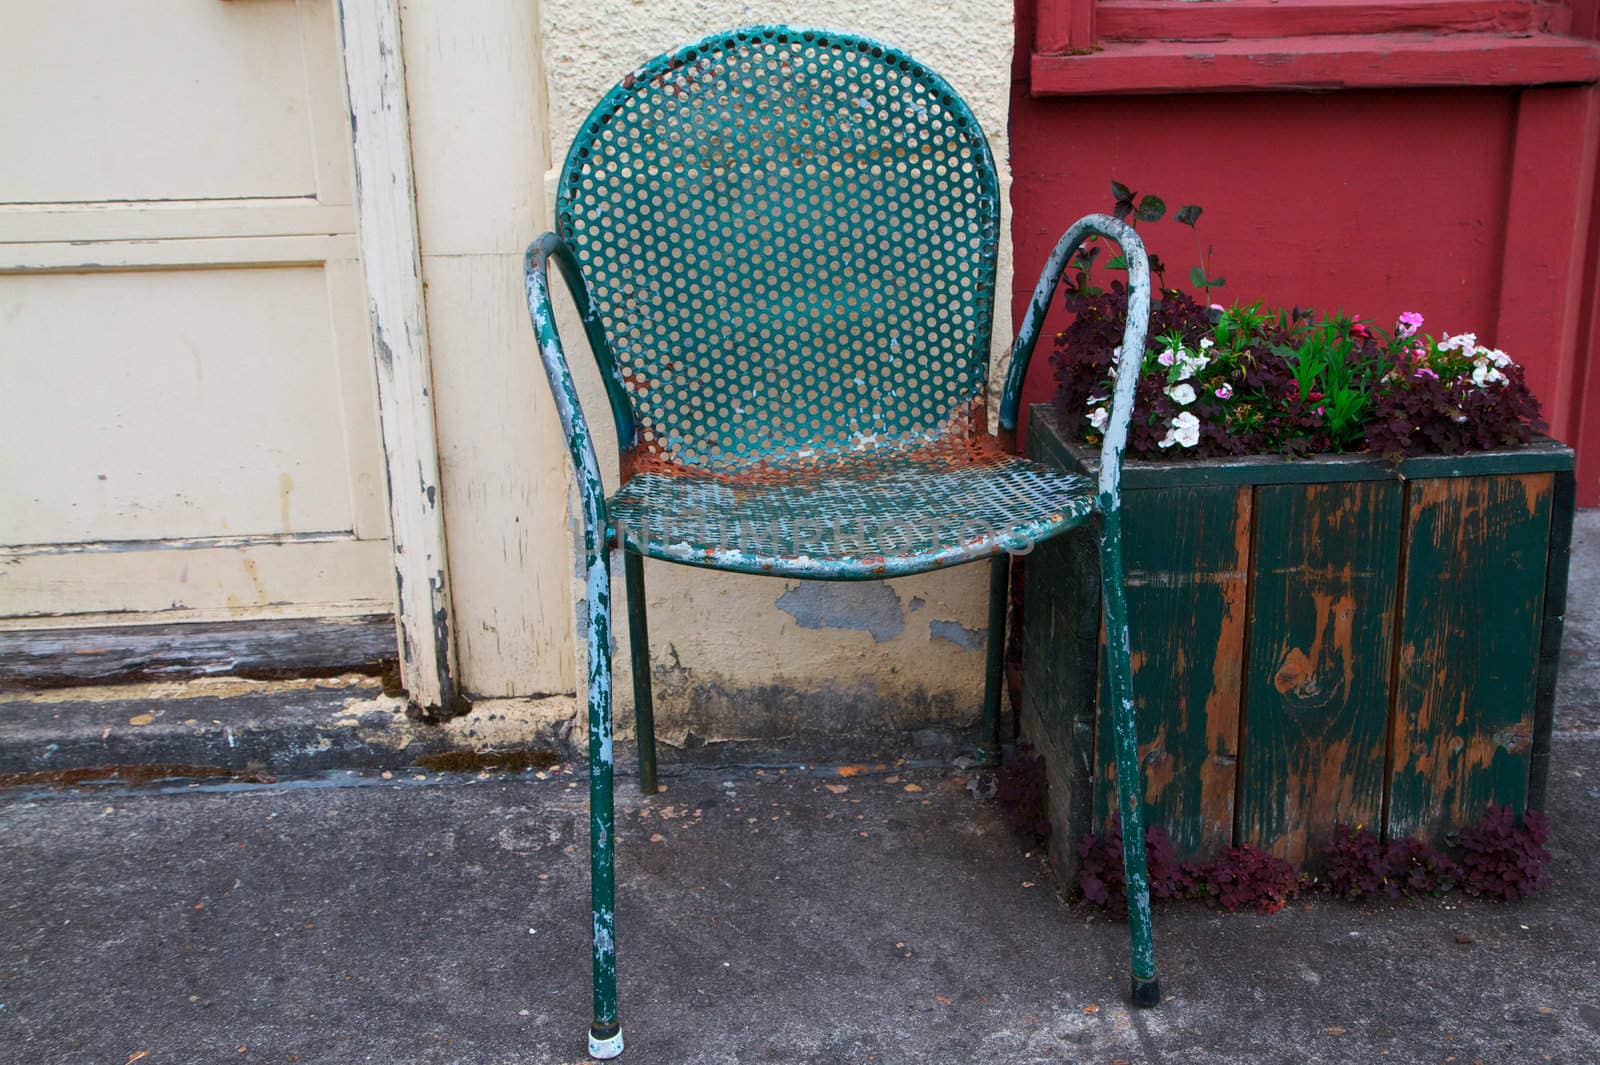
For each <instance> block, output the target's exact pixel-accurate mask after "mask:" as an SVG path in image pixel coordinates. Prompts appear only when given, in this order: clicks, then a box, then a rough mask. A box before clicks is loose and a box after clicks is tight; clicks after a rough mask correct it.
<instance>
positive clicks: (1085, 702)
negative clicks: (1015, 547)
mask: <svg viewBox="0 0 1600 1065" xmlns="http://www.w3.org/2000/svg"><path fill="white" fill-rule="evenodd" d="M1099 572H1100V562H1099V550H1098V545H1097V543H1096V538H1095V533H1094V532H1093V530H1090V529H1084V528H1079V529H1074V530H1072V531H1071V532H1068V533H1065V534H1064V535H1061V536H1057V537H1053V538H1051V539H1049V540H1047V541H1045V542H1044V543H1042V544H1040V545H1039V546H1038V547H1036V548H1035V549H1034V550H1033V553H1032V554H1030V555H1029V556H1028V557H1027V560H1026V570H1025V577H1024V582H1025V583H1024V586H1023V595H1022V615H1023V621H1022V644H1023V652H1022V668H1023V672H1024V676H1025V678H1026V679H1025V682H1024V684H1023V686H1022V722H1023V730H1024V731H1023V740H1024V741H1025V742H1027V743H1031V744H1032V745H1033V746H1034V748H1035V749H1036V750H1037V751H1038V752H1039V753H1040V754H1041V755H1042V756H1043V757H1044V759H1045V761H1046V764H1047V765H1048V766H1049V767H1050V770H1051V772H1050V796H1049V799H1050V808H1051V827H1052V839H1051V843H1050V848H1051V858H1052V860H1053V861H1054V862H1055V864H1056V867H1057V868H1058V869H1059V870H1061V871H1062V873H1063V875H1064V876H1066V877H1068V878H1069V880H1070V878H1071V876H1073V875H1074V874H1075V872H1076V869H1077V854H1076V852H1075V851H1074V850H1073V845H1074V844H1075V843H1076V842H1077V841H1078V838H1079V837H1080V836H1082V835H1083V834H1084V833H1085V832H1088V831H1090V830H1091V828H1092V821H1091V819H1090V818H1091V814H1092V811H1093V780H1094V714H1095V681H1096V668H1097V663H1098V658H1097V655H1098V651H1099V637H1100V583H1099Z"/></svg>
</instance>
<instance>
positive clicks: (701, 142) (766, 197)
mask: <svg viewBox="0 0 1600 1065" xmlns="http://www.w3.org/2000/svg"><path fill="white" fill-rule="evenodd" d="M556 215H557V229H558V232H559V234H560V236H561V237H562V238H563V239H564V240H565V241H566V242H567V244H568V245H569V246H570V247H571V248H572V249H573V251H574V253H575V255H576V257H577V261H578V263H579V266H580V268H581V270H582V273H583V276H584V278H585V280H586V281H587V283H588V286H589V290H590V297H591V301H592V306H593V308H594V311H595V312H596V313H597V314H598V315H599V317H600V319H601V322H602V323H603V325H604V330H605V336H606V337H607V338H608V340H609V344H610V347H611V351H610V353H609V354H610V358H611V359H613V360H614V364H615V373H614V375H608V379H607V382H606V383H607V387H608V388H611V389H612V390H613V391H614V392H616V391H619V390H620V391H621V392H622V393H623V394H624V395H625V397H626V401H627V403H628V405H629V406H631V409H632V411H633V415H634V421H635V426H636V436H635V439H634V440H633V441H631V442H630V441H627V440H624V441H623V442H622V443H623V446H624V448H625V449H627V448H628V446H629V444H630V443H631V444H632V445H633V447H634V449H635V451H636V453H637V454H638V455H641V456H648V457H650V458H653V459H656V460H658V461H664V462H666V463H670V464H676V465H683V466H692V467H704V468H709V469H721V470H730V471H731V470H742V469H748V468H749V467H750V466H751V465H752V464H754V463H768V462H786V461H805V460H807V459H811V458H819V457H820V458H825V457H826V456H829V455H832V454H836V453H838V452H840V451H844V450H849V449H855V448H860V447H862V446H873V445H876V444H893V443H899V442H913V443H914V442H916V441H917V440H919V439H925V438H930V437H937V436H939V435H941V434H945V433H950V432H954V433H970V432H973V431H975V429H976V428H978V427H981V426H982V424H983V397H984V393H985V379H986V377H987V371H988V351H989V336H990V321H991V318H992V315H993V311H994V270H995V254H996V246H997V242H998V238H999V218H1000V201H999V190H998V186H997V183H996V180H995V172H994V161H993V159H992V158H991V156H990V154H989V147H988V143H987V141H986V140H985V139H984V136H983V132H982V130H981V129H980V128H979V126H978V123H977V121H976V120H975V119H974V118H973V116H972V113H971V111H969V110H968V108H967V106H966V104H965V103H964V102H963V101H962V100H961V98H960V97H959V96H957V95H956V93H955V91H954V90H953V89H951V88H950V86H949V85H948V84H946V83H945V81H944V80H943V79H942V78H940V77H939V76H938V75H937V74H934V73H933V72H932V71H930V70H928V69H927V68H926V67H924V66H922V65H921V64H919V63H917V62H916V61H914V60H912V59H911V58H909V57H908V56H906V55H904V54H902V53H900V52H898V51H895V50H894V49H891V48H886V47H884V46H883V45H881V44H879V43H877V42H873V41H867V40H863V39H861V38H859V37H854V36H850V35H848V34H843V33H832V32H822V31H810V30H795V29H788V28H783V27H757V28H751V29H743V30H737V31H733V32H729V33H725V34H721V35H718V36H715V37H711V38H708V39H706V40H704V41H701V42H699V43H698V44H696V45H694V46H692V47H689V48H685V49H682V50H680V51H678V52H674V53H671V54H669V55H665V56H662V57H660V58H658V59H655V60H652V61H651V62H650V63H648V64H646V65H645V66H643V67H641V68H639V69H638V70H636V71H634V72H633V73H632V74H631V75H629V76H628V77H627V78H625V79H623V81H622V83H621V84H620V85H618V86H617V87H616V88H615V89H613V90H612V91H611V92H610V93H609V94H608V95H607V96H606V97H605V98H604V99H603V100H602V101H601V102H600V104H599V106H598V107H596V108H595V110H594V111H593V113H591V114H590V116H589V118H588V119H587V120H586V121H585V123H584V125H583V127H582V129H581V130H580V132H579V133H578V136H577V139H576V141H575V142H574V144H573V147H572V150H571V152H570V153H569V154H568V156H567V162H566V166H565V168H564V170H563V172H562V175H561V182H560V186H559V189H558V192H557V198H556ZM604 362H605V355H603V354H602V364H604ZM612 398H613V402H614V403H615V402H616V401H617V399H618V398H619V397H618V396H616V395H613V397H612Z"/></svg>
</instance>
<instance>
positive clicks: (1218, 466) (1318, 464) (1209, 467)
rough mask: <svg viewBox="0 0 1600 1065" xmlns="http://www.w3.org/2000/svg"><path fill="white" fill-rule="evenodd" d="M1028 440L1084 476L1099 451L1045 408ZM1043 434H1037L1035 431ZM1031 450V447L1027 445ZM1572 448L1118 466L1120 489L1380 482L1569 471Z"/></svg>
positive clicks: (1541, 442) (1548, 444)
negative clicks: (1391, 458)
mask: <svg viewBox="0 0 1600 1065" xmlns="http://www.w3.org/2000/svg"><path fill="white" fill-rule="evenodd" d="M1032 417H1033V419H1034V421H1033V423H1032V425H1033V426H1034V427H1035V428H1032V429H1031V431H1030V433H1029V440H1032V439H1033V437H1034V436H1035V435H1048V436H1049V438H1050V440H1049V443H1048V445H1047V453H1048V454H1049V455H1050V456H1051V458H1052V459H1053V461H1054V462H1056V463H1057V464H1059V465H1062V466H1066V467H1069V468H1073V469H1081V470H1084V471H1085V472H1090V473H1093V472H1096V471H1097V470H1098V469H1099V466H1100V455H1099V452H1098V451H1096V450H1095V449H1094V448H1092V447H1089V446H1087V445H1085V444H1082V443H1080V442H1078V441H1076V440H1069V439H1067V438H1066V436H1065V434H1063V433H1062V430H1061V422H1060V416H1059V415H1058V414H1057V413H1056V411H1055V409H1054V408H1053V407H1050V406H1049V405H1047V404H1043V403H1038V404H1035V405H1034V407H1033V409H1032ZM1041 429H1043V430H1045V432H1044V433H1041V432H1040V431H1039V430H1041ZM1030 447H1031V445H1030ZM1572 466H1573V452H1572V449H1571V448H1569V447H1567V446H1566V445H1564V444H1561V443H1559V442H1558V441H1555V440H1552V439H1550V438H1549V437H1545V436H1541V437H1537V438H1535V439H1534V440H1533V441H1532V442H1531V443H1530V444H1528V446H1526V447H1522V448H1514V449H1510V450H1505V451H1477V452H1472V453H1470V454H1466V455H1418V456H1415V457H1413V458H1408V459H1405V460H1404V461H1402V462H1401V463H1400V464H1399V465H1398V466H1395V465H1391V464H1389V463H1386V462H1384V461H1383V460H1382V459H1380V458H1378V457H1377V456H1375V455H1372V454H1369V453H1367V452H1356V453H1353V454H1348V455H1318V456H1316V457H1315V458H1306V459H1286V458H1283V457H1281V456H1277V455H1244V456H1240V457H1237V458H1214V459H1205V460H1202V461H1198V462H1147V461H1144V460H1142V459H1131V458H1130V459H1128V460H1126V461H1125V462H1124V463H1123V466H1122V487H1123V489H1124V490H1125V491H1133V490H1138V489H1145V488H1161V487H1166V486H1170V485H1200V484H1251V485H1259V484H1326V483H1331V482H1335V481H1385V480H1393V479H1395V478H1396V477H1399V478H1401V479H1406V478H1419V477H1474V476H1480V475H1489V474H1503V473H1538V472H1545V471H1553V470H1566V469H1571V468H1572Z"/></svg>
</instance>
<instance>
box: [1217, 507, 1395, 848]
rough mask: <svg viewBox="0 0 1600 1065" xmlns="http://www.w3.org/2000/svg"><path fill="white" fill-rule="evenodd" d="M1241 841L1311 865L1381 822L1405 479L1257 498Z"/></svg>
mask: <svg viewBox="0 0 1600 1065" xmlns="http://www.w3.org/2000/svg"><path fill="white" fill-rule="evenodd" d="M1255 512H1256V518H1255V521H1256V526H1255V552H1254V556H1255V557H1254V563H1253V566H1252V588H1251V606H1250V617H1251V623H1250V636H1249V641H1248V648H1249V651H1248V653H1249V666H1248V675H1247V678H1246V681H1245V704H1244V723H1243V724H1244V727H1243V733H1244V739H1243V741H1242V743H1241V751H1240V763H1239V798H1238V811H1239V820H1238V826H1237V828H1238V838H1239V840H1240V841H1242V842H1248V843H1252V844H1255V845H1256V846H1259V847H1262V848H1263V849H1266V850H1269V851H1271V852H1272V853H1273V854H1276V855H1277V856H1278V857H1280V858H1283V859H1284V860H1286V861H1288V862H1290V863H1291V864H1299V863H1301V862H1303V861H1304V860H1305V859H1306V858H1307V857H1308V856H1310V855H1311V854H1312V853H1314V852H1315V850H1316V849H1317V848H1319V847H1320V846H1321V845H1322V844H1323V843H1324V842H1325V841H1326V840H1327V839H1328V838H1329V837H1330V836H1331V835H1332V830H1333V826H1334V825H1336V824H1340V823H1345V824H1353V825H1354V824H1359V825H1368V826H1376V825H1378V824H1379V821H1380V818H1381V816H1382V812H1383V783H1384V748H1385V740H1386V738H1387V731H1388V717H1389V671H1390V663H1391V652H1392V646H1393V625H1392V622H1393V611H1394V603H1395V584H1396V578H1397V569H1398V566H1399V556H1400V550H1399V548H1400V518H1401V486H1400V484H1399V482H1397V481H1365V482H1355V483H1349V484H1320V485H1304V486H1301V485H1265V486H1263V487H1261V488H1258V489H1257V490H1256V493H1255Z"/></svg>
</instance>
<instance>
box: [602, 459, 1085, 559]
mask: <svg viewBox="0 0 1600 1065" xmlns="http://www.w3.org/2000/svg"><path fill="white" fill-rule="evenodd" d="M1094 509H1095V500H1094V485H1093V483H1092V482H1091V481H1090V480H1089V479H1088V478H1087V477H1084V476H1082V475H1080V474H1074V473H1067V472H1064V471H1062V470H1054V469H1049V468H1047V467H1045V466H1041V465H1039V464H1038V463H1035V462H1030V461H1028V460H1027V459H1023V458H1018V457H1017V456H1015V455H1009V454H1005V453H1003V452H1001V451H999V450H998V448H996V447H994V446H992V444H990V445H988V446H984V447H974V446H971V445H964V446H962V447H959V448H953V449H952V448H940V449H935V450H928V449H923V450H919V451H906V450H898V449H891V448H878V449H873V450H868V451H863V452H853V453H850V454H849V455H847V456H844V457H841V458H839V459H838V460H837V461H834V462H830V463H828V464H826V465H775V464H774V465H763V466H760V467H757V468H755V469H753V470H750V471H748V472H741V473H739V474H723V473H718V472H713V471H708V470H705V469H698V468H691V467H683V466H671V467H669V466H664V465H658V466H655V467H647V468H645V469H643V470H641V471H639V472H636V473H635V474H634V475H633V476H632V477H631V478H629V480H628V481H627V483H625V484H624V485H623V486H622V488H621V489H620V490H619V491H618V492H617V494H616V495H615V496H614V497H613V498H612V500H611V505H610V514H611V522H612V528H613V533H612V535H613V536H614V535H616V530H620V534H621V536H622V538H623V539H624V541H625V542H626V545H627V547H628V548H629V550H632V551H636V552H638V553H639V554H642V555H645V556H647V557H650V558H660V559H666V560H668V561H671V562H683V563H688V564H689V565H695V566H707V567H710V568H713V569H726V570H736V571H739V572H743V573H766V574H774V575H780V576H787V577H805V578H810V579H823V580H859V579H863V578H870V577H894V576H900V575H903V574H908V573H920V572H923V571H924V570H930V569H935V568H938V567H941V566H950V565H955V564H957V563H961V562H968V561H971V560H973V559H978V558H985V557H988V556H991V555H995V554H998V553H1000V552H1001V551H1026V550H1027V549H1029V548H1030V547H1032V545H1033V544H1035V543H1037V542H1039V541H1040V540H1044V539H1046V538H1048V537H1050V536H1054V535H1055V534H1056V533H1059V532H1061V531H1063V530H1065V529H1070V528H1072V527H1073V526H1075V525H1078V524H1080V523H1081V522H1082V521H1083V520H1084V519H1085V518H1087V517H1088V516H1089V515H1090V514H1092V513H1093V512H1094Z"/></svg>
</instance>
